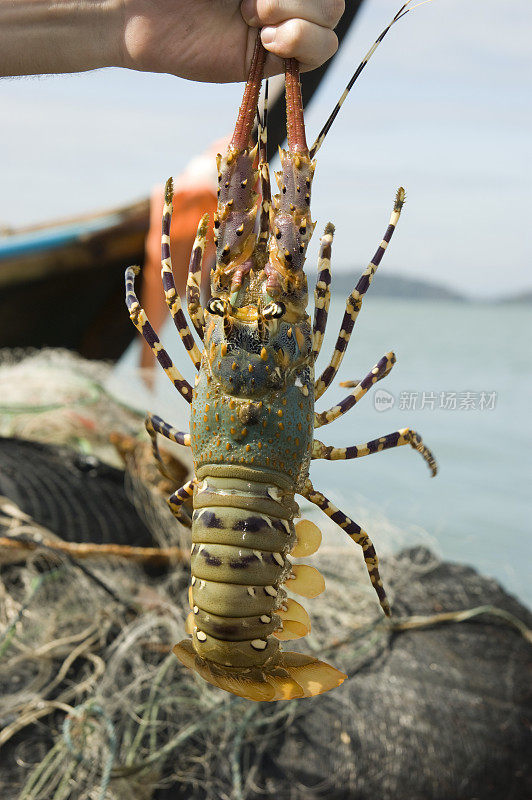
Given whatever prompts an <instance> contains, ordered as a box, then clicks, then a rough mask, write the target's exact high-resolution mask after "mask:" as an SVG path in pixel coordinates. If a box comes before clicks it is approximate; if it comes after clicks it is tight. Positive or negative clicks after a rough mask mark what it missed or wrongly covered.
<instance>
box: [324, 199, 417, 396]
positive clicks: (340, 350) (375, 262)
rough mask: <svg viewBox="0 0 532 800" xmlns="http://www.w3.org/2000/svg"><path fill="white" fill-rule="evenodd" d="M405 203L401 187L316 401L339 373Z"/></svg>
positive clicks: (354, 296) (356, 291)
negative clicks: (365, 300)
mask: <svg viewBox="0 0 532 800" xmlns="http://www.w3.org/2000/svg"><path fill="white" fill-rule="evenodd" d="M404 202H405V190H404V189H403V188H402V187H401V188H399V189H398V190H397V194H396V195H395V203H394V207H393V211H392V213H391V216H390V221H389V223H388V227H387V229H386V233H385V234H384V236H383V238H382V241H381V243H380V245H379V247H378V248H377V252H376V253H375V255H374V256H373V259H372V261H370V263H369V264H368V266H367V268H366V271H365V272H364V274H363V275H362V277H361V278H360V280H359V282H358V283H357V285H356V287H355V288H354V289H353V291H352V292H351V294H350V295H349V297H348V298H347V302H346V305H345V314H344V318H343V320H342V325H341V327H340V333H339V334H338V339H337V340H336V346H335V348H334V353H333V356H332V358H331V360H330V362H329V365H328V366H327V367H326V368H325V369H324V370H323V372H322V373H321V375H320V377H319V378H318V380H317V381H316V384H315V392H314V397H315V399H316V400H317V399H318V398H319V397H321V396H322V394H323V393H324V392H325V390H326V389H327V388H328V387H329V386H330V384H331V382H332V381H333V380H334V377H335V375H336V373H337V372H338V369H339V367H340V364H341V363H342V359H343V357H344V353H345V351H346V350H347V345H348V344H349V339H350V338H351V333H352V332H353V328H354V327H355V322H356V319H357V317H358V314H359V311H360V309H361V308H362V300H363V299H364V295H365V294H366V292H367V290H368V289H369V287H370V284H371V281H372V280H373V276H374V275H375V272H376V271H377V267H378V266H379V264H380V263H381V260H382V257H383V255H384V252H385V250H386V248H387V247H388V244H389V243H390V239H391V238H392V236H393V232H394V230H395V227H396V225H397V222H398V220H399V216H400V214H401V209H402V208H403V205H404Z"/></svg>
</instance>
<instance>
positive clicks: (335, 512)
mask: <svg viewBox="0 0 532 800" xmlns="http://www.w3.org/2000/svg"><path fill="white" fill-rule="evenodd" d="M301 494H302V495H303V497H306V498H307V500H310V502H311V503H314V505H316V506H318V508H321V510H322V511H323V512H324V513H325V514H327V516H328V517H330V519H332V521H333V522H336V524H337V525H339V526H340V528H342V529H343V530H344V531H345V532H346V533H347V535H348V536H349V537H350V538H351V539H352V540H353V541H354V542H356V544H359V545H360V546H361V547H362V552H363V555H364V561H365V563H366V568H367V570H368V574H369V577H370V580H371V583H372V585H373V588H374V589H375V591H376V592H377V597H378V598H379V603H380V604H381V608H382V610H383V611H384V613H385V614H386V616H387V617H389V616H391V610H390V604H389V603H388V600H387V598H386V592H385V590H384V586H383V584H382V580H381V576H380V573H379V559H378V556H377V553H376V552H375V548H374V547H373V543H372V541H371V539H370V538H369V536H368V534H367V533H366V531H365V530H363V529H362V528H361V527H360V525H357V523H356V522H353V520H352V519H350V518H349V517H348V516H347V515H346V514H344V512H343V511H340V509H339V508H337V507H336V506H335V505H334V504H333V503H331V501H330V500H328V499H327V498H326V497H325V495H324V494H322V493H321V492H319V491H316V489H314V487H313V485H312V483H311V481H310V480H307V482H306V484H305V486H304V487H303V489H302V492H301Z"/></svg>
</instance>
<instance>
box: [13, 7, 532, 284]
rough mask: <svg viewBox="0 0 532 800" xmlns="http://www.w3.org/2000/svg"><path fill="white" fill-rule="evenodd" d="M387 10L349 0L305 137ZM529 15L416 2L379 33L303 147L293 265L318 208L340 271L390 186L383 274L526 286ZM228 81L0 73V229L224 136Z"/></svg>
mask: <svg viewBox="0 0 532 800" xmlns="http://www.w3.org/2000/svg"><path fill="white" fill-rule="evenodd" d="M347 2H349V0H347ZM399 5H400V3H399V0H365V3H364V4H363V6H362V9H361V11H360V12H359V15H358V17H357V20H356V22H355V24H354V26H353V30H352V31H351V32H350V34H349V36H348V38H347V39H346V41H345V44H344V46H343V47H342V50H341V52H340V53H339V55H338V57H337V59H336V60H335V63H334V64H333V66H332V67H331V69H330V70H329V72H328V75H327V78H326V79H325V80H324V81H323V83H322V86H321V87H320V89H319V92H318V93H317V95H316V97H315V99H314V100H313V103H312V105H311V107H310V108H309V111H308V114H307V116H306V119H307V130H308V139H309V141H313V140H314V137H315V135H316V134H317V133H318V131H319V129H320V127H321V125H322V124H323V122H324V121H325V119H326V117H327V116H328V113H329V112H330V110H331V109H332V107H333V105H334V103H335V102H336V100H337V99H338V96H339V94H340V93H341V91H342V90H343V88H344V86H345V84H346V83H347V81H348V79H349V78H350V76H351V74H352V72H353V71H354V69H355V67H356V66H357V64H358V63H359V61H360V59H361V58H362V57H363V55H364V54H365V53H366V51H367V50H368V48H369V46H370V45H371V44H372V42H373V41H374V40H375V38H376V37H377V35H378V34H379V33H380V31H381V30H382V29H383V28H384V27H385V25H386V24H387V23H388V22H389V20H390V19H391V17H392V16H393V15H394V13H395V12H396V10H397V8H398V6H399ZM531 21H532V9H531V6H530V0H505V1H504V2H503V1H502V0H434V2H432V3H430V4H428V5H424V6H423V7H421V8H419V9H417V10H416V11H415V12H413V13H411V14H408V15H407V16H406V17H405V18H404V19H403V20H402V21H400V22H399V23H398V24H397V25H396V26H395V27H394V28H393V29H392V31H391V32H390V33H389V34H388V36H387V38H386V39H385V41H384V42H383V44H382V45H381V47H380V48H379V49H378V51H377V52H376V54H375V55H374V57H373V58H372V60H371V62H370V64H369V65H368V66H367V68H366V70H365V71H364V73H363V74H362V76H361V78H360V79H359V81H358V82H357V84H356V85H355V88H354V89H353V91H352V93H351V95H350V96H349V99H348V100H347V101H346V103H345V104H344V106H343V108H342V111H341V113H340V115H339V117H338V119H337V120H336V122H335V124H334V126H333V128H332V130H331V132H330V134H329V136H328V138H327V139H326V140H325V143H324V145H323V147H322V149H321V150H320V152H319V154H318V165H317V169H316V176H315V179H314V184H313V195H312V212H313V218H314V219H315V220H317V223H318V226H317V228H316V233H315V234H314V240H313V244H312V245H311V247H310V248H309V254H308V264H309V271H314V268H315V266H314V265H315V262H316V256H317V247H318V240H319V233H320V232H321V230H322V229H323V227H324V226H325V224H326V222H327V221H329V220H331V221H333V222H334V223H335V225H336V231H337V233H336V237H335V243H334V252H333V272H334V270H337V271H338V272H340V271H341V272H344V273H346V272H349V273H353V277H354V279H355V278H356V276H357V275H358V273H359V272H360V269H361V267H363V266H365V265H366V263H367V262H368V261H369V260H370V259H371V257H372V255H373V253H374V251H375V249H376V247H377V245H378V244H379V242H380V239H381V237H382V234H383V232H384V230H385V228H386V225H387V222H388V217H389V213H390V210H391V206H392V203H393V197H394V194H395V190H396V188H397V187H398V186H399V185H403V186H405V188H406V190H407V204H406V205H405V209H404V212H403V215H402V218H401V221H400V223H399V226H398V229H397V232H396V234H395V236H394V240H393V243H392V245H391V246H390V248H389V250H388V252H387V253H386V258H385V261H383V267H382V268H384V269H385V270H386V271H387V273H388V274H403V275H408V276H412V277H418V278H423V279H427V280H433V281H437V282H440V283H443V284H445V285H447V286H450V287H452V288H454V289H455V290H457V291H460V292H463V293H465V294H467V295H469V296H472V297H478V298H496V297H499V296H502V295H508V294H512V293H515V292H519V291H521V290H525V289H530V288H532V271H531V266H532V264H531V261H532V259H531V244H530V242H531V237H530V235H529V234H528V230H529V228H530V222H529V216H530V212H529V209H530V203H531V200H532V191H531V167H530V164H531V160H532V158H531V157H532V153H531V144H530V143H531V129H532V125H531V123H532V103H531V99H532V97H531V93H532V92H531V83H532V81H531V78H532V48H531V47H530V36H529V31H530V23H531ZM241 94H242V85H209V84H196V83H192V82H188V81H185V80H182V79H180V78H175V77H173V76H169V75H154V74H148V73H137V72H133V71H129V70H120V69H105V70H100V71H97V72H91V73H84V74H80V75H66V76H45V77H32V78H16V79H3V80H1V81H0V153H1V154H2V155H1V158H0V164H1V175H2V191H1V192H0V228H1V227H2V226H3V225H9V226H18V225H25V224H30V223H34V222H43V221H47V220H53V219H55V218H58V217H64V216H69V215H74V214H80V213H84V212H88V211H96V210H100V209H101V210H103V209H106V208H110V207H113V206H116V205H120V204H127V203H129V202H132V201H134V200H137V199H139V198H142V197H145V196H146V195H147V194H148V193H149V192H150V190H151V188H152V187H153V186H154V185H156V184H159V183H162V182H163V181H164V180H166V178H167V177H168V176H169V175H170V174H173V175H178V174H179V173H180V172H181V171H182V170H183V168H184V167H185V166H186V164H187V161H189V160H190V159H191V158H193V157H194V156H195V155H197V154H198V153H200V152H201V151H202V150H204V149H205V148H206V147H208V146H209V145H210V144H211V143H212V141H213V140H215V139H218V138H219V137H221V136H223V135H225V134H228V133H229V132H230V131H231V128H232V126H233V125H234V121H235V119H236V114H237V109H238V105H239V102H240V99H241ZM274 166H275V165H274ZM382 268H381V269H382Z"/></svg>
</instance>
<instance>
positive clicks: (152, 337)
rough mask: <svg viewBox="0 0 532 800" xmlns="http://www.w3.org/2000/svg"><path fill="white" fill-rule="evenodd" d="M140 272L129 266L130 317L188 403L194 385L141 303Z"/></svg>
mask: <svg viewBox="0 0 532 800" xmlns="http://www.w3.org/2000/svg"><path fill="white" fill-rule="evenodd" d="M139 272H140V267H138V266H135V267H128V268H127V269H126V305H127V308H128V311H129V317H130V319H131V321H132V323H133V325H134V326H135V328H136V329H137V330H138V331H139V332H140V333H141V334H142V335H143V337H144V339H145V340H146V342H147V343H148V345H149V347H150V348H151V351H152V353H153V354H154V356H155V358H156V359H157V361H158V362H159V364H160V365H161V367H162V368H163V370H164V371H165V373H166V374H167V375H168V377H169V378H170V380H171V381H172V383H173V384H174V386H175V388H176V389H177V391H178V392H179V393H180V394H181V396H182V397H184V398H185V400H186V401H187V403H191V402H192V386H191V385H190V383H189V382H188V381H187V380H186V379H185V378H184V377H183V376H182V375H181V373H180V372H179V370H178V369H177V367H175V366H174V364H173V362H172V359H171V358H170V356H169V355H168V353H167V352H166V350H165V349H164V347H163V346H162V344H161V341H160V339H159V337H158V336H157V334H156V333H155V331H154V329H153V328H152V326H151V324H150V321H149V319H148V317H147V316H146V312H145V311H144V309H143V308H142V306H141V305H140V303H139V301H138V298H137V295H136V294H135V276H136V275H138V274H139Z"/></svg>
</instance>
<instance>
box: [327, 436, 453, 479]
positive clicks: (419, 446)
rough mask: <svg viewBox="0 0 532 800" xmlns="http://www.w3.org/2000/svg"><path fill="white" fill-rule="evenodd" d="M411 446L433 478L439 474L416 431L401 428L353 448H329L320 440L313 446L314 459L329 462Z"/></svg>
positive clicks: (433, 459) (434, 462) (434, 461)
mask: <svg viewBox="0 0 532 800" xmlns="http://www.w3.org/2000/svg"><path fill="white" fill-rule="evenodd" d="M405 444H409V445H410V447H412V448H413V449H414V450H417V452H418V453H420V454H421V455H422V457H423V458H424V460H425V461H426V462H427V465H428V467H429V469H430V471H431V473H432V474H431V477H434V476H435V475H436V473H437V472H438V465H437V464H436V459H435V458H434V456H433V455H432V452H431V451H430V450H429V448H428V447H427V446H426V445H425V444H424V442H423V440H422V438H421V436H420V435H419V433H416V431H413V430H411V429H410V428H401V430H399V431H393V433H387V434H386V435H385V436H379V438H378V439H372V440H371V441H370V442H365V443H364V444H357V445H351V447H328V446H327V445H325V444H323V442H320V440H319V439H314V442H313V445H312V458H313V459H316V458H324V459H326V460H327V461H340V460H344V459H350V458H362V456H369V455H372V454H373V453H380V452H382V451H383V450H389V449H390V448H392V447H401V446H402V445H405Z"/></svg>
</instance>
